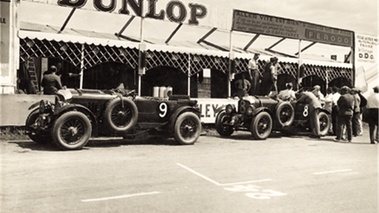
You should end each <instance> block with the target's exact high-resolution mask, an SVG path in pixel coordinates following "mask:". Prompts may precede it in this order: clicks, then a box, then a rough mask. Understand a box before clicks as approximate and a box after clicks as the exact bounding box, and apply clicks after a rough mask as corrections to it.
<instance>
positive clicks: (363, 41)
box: [354, 34, 379, 92]
mask: <svg viewBox="0 0 379 213" xmlns="http://www.w3.org/2000/svg"><path fill="white" fill-rule="evenodd" d="M378 46H379V38H378V37H374V36H369V35H363V34H356V35H355V51H354V52H355V57H354V59H355V67H356V72H355V78H356V81H355V86H356V87H357V88H359V89H360V90H362V91H363V92H366V91H368V92H371V91H372V89H371V88H373V87H374V86H377V85H378V56H379V55H378Z"/></svg>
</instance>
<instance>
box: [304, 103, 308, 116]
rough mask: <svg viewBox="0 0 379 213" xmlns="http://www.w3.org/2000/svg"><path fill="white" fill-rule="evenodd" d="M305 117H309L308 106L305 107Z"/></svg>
mask: <svg viewBox="0 0 379 213" xmlns="http://www.w3.org/2000/svg"><path fill="white" fill-rule="evenodd" d="M303 116H304V117H308V105H305V106H304V111H303Z"/></svg>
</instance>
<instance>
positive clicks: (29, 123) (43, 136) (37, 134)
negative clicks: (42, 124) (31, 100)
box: [25, 109, 51, 144]
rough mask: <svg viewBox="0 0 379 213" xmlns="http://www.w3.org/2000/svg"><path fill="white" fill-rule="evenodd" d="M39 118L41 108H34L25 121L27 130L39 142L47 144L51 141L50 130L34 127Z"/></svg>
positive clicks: (30, 136) (31, 137)
mask: <svg viewBox="0 0 379 213" xmlns="http://www.w3.org/2000/svg"><path fill="white" fill-rule="evenodd" d="M38 118H39V109H35V110H33V111H32V112H31V113H30V114H29V115H28V117H27V118H26V122H25V131H26V134H27V135H28V136H29V138H30V139H31V140H32V141H34V142H36V143H39V144H45V143H47V142H49V141H51V136H50V134H49V132H48V131H40V130H38V129H36V128H33V125H36V124H35V123H36V121H37V119H38Z"/></svg>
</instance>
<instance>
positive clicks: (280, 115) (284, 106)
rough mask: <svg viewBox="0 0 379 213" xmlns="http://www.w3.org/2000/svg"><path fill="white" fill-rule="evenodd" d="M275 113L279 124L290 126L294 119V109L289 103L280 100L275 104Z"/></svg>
mask: <svg viewBox="0 0 379 213" xmlns="http://www.w3.org/2000/svg"><path fill="white" fill-rule="evenodd" d="M275 115H276V118H277V120H278V122H279V124H280V125H281V126H290V125H291V124H292V123H293V121H294V119H295V109H294V108H293V106H292V104H291V103H289V102H287V101H285V102H281V103H279V104H278V105H277V106H276V112H275Z"/></svg>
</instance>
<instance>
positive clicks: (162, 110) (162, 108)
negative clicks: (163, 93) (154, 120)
mask: <svg viewBox="0 0 379 213" xmlns="http://www.w3.org/2000/svg"><path fill="white" fill-rule="evenodd" d="M167 112H168V105H167V103H165V102H162V103H160V104H159V106H158V116H159V117H160V118H165V117H166V115H167V114H168V113H167Z"/></svg>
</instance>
